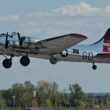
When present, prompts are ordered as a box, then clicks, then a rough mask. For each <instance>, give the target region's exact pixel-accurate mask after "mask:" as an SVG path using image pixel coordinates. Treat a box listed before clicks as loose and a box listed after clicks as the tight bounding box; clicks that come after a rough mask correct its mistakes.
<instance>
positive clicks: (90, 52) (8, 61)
mask: <svg viewBox="0 0 110 110" xmlns="http://www.w3.org/2000/svg"><path fill="white" fill-rule="evenodd" d="M85 39H87V37H86V36H85V35H81V34H77V33H71V34H67V35H62V36H58V37H53V38H48V39H45V40H40V41H36V40H34V41H33V40H32V39H31V37H27V36H21V35H20V33H19V32H13V33H11V34H9V33H2V34H0V55H3V56H5V59H4V60H3V62H2V65H3V67H5V68H10V67H11V66H12V59H13V57H14V56H17V57H19V56H21V58H20V64H21V65H23V66H28V65H29V64H30V58H29V57H34V58H41V59H48V60H49V61H50V63H51V64H56V63H57V62H58V61H70V62H87V63H91V64H92V68H93V70H96V69H97V65H95V63H110V28H109V29H108V30H107V32H106V33H105V35H104V36H103V37H102V38H101V39H100V40H99V41H97V42H95V43H93V44H90V45H79V43H80V42H81V41H83V40H85ZM77 44H78V45H77Z"/></svg>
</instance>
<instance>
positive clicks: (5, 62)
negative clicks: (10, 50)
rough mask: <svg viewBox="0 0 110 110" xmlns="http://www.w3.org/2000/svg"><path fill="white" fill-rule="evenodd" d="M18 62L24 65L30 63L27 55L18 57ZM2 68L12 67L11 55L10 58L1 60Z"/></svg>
mask: <svg viewBox="0 0 110 110" xmlns="http://www.w3.org/2000/svg"><path fill="white" fill-rule="evenodd" d="M20 64H21V65H22V66H24V67H26V66H28V65H29V64H30V59H29V57H28V56H27V55H25V56H22V57H21V59H20ZM2 65H3V67H4V68H6V69H9V68H11V67H12V56H11V57H10V58H5V59H4V60H3V62H2Z"/></svg>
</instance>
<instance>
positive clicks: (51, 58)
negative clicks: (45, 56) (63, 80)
mask: <svg viewBox="0 0 110 110" xmlns="http://www.w3.org/2000/svg"><path fill="white" fill-rule="evenodd" d="M49 61H50V63H51V64H56V63H57V59H56V58H55V57H53V56H52V57H50V59H49Z"/></svg>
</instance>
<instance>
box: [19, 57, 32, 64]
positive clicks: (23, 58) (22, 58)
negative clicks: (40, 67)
mask: <svg viewBox="0 0 110 110" xmlns="http://www.w3.org/2000/svg"><path fill="white" fill-rule="evenodd" d="M20 64H21V65H22V66H28V65H29V64H30V59H29V57H28V56H27V55H26V56H22V57H21V59H20Z"/></svg>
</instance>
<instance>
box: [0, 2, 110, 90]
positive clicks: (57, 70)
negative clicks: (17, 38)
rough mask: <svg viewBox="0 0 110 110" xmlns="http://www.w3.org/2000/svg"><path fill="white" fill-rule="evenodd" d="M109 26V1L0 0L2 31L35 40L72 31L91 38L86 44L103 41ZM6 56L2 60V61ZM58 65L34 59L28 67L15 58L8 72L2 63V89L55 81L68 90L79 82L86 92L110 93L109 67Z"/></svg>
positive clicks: (0, 76) (0, 81)
mask: <svg viewBox="0 0 110 110" xmlns="http://www.w3.org/2000/svg"><path fill="white" fill-rule="evenodd" d="M108 27H110V1H108V0H0V32H7V31H8V32H13V31H19V32H21V33H22V34H23V35H29V36H32V37H34V38H36V39H44V38H47V37H54V36H57V35H61V34H67V33H71V32H79V33H82V34H85V35H87V36H88V40H87V41H85V42H84V43H90V42H93V41H96V40H98V39H100V37H102V36H103V34H104V32H105V31H106V29H107V28H108ZM3 59H4V57H1V62H2V60H3ZM91 66H92V64H84V63H82V64H81V63H69V62H68V63H64V62H61V63H58V64H57V65H54V66H53V65H51V64H49V63H48V61H44V60H39V59H32V63H31V65H30V66H29V67H27V68H24V67H22V66H21V65H20V64H19V58H17V59H16V58H14V59H13V67H12V68H11V69H9V70H6V69H4V68H3V67H2V65H1V63H0V88H8V87H10V86H11V85H12V84H13V83H15V82H24V81H26V80H30V81H32V82H33V83H34V84H36V83H37V81H39V80H49V81H56V82H57V83H58V84H59V85H60V87H63V88H66V87H68V85H69V84H70V83H75V82H78V83H80V84H81V86H82V87H83V88H84V90H85V91H86V92H110V85H109V83H110V64H108V65H107V64H98V69H97V70H96V71H93V70H92V69H91Z"/></svg>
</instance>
